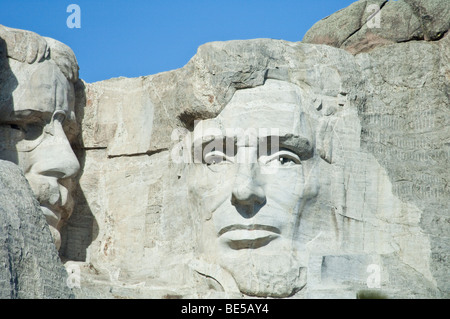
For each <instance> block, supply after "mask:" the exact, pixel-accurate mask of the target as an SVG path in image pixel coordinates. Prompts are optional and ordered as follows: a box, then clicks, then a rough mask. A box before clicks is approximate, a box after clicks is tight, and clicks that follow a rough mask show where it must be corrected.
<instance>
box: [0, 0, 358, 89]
mask: <svg viewBox="0 0 450 319" xmlns="http://www.w3.org/2000/svg"><path fill="white" fill-rule="evenodd" d="M355 1H356V0H310V1H306V0H240V1H238V0H128V1H126V0H110V1H106V0H102V1H101V0H70V1H67V0H53V1H51V0H0V24H3V25H5V26H8V27H13V28H19V29H26V30H31V31H34V32H36V33H38V34H40V35H43V36H48V37H52V38H55V39H57V40H59V41H61V42H63V43H65V44H67V45H68V46H70V47H71V48H72V49H73V51H74V52H75V54H76V56H77V60H78V64H79V65H80V77H81V78H82V79H83V80H85V81H86V82H95V81H100V80H105V79H109V78H112V77H118V76H126V77H137V76H141V75H149V74H155V73H159V72H163V71H169V70H173V69H177V68H180V67H182V66H184V65H185V64H186V63H187V62H188V61H189V59H190V58H191V57H192V56H193V55H194V54H195V53H196V51H197V48H198V46H200V45H202V44H204V43H206V42H211V41H224V40H234V39H253V38H273V39H283V40H287V41H301V39H302V38H303V36H304V34H305V33H306V31H307V30H308V29H309V28H310V27H311V26H312V25H313V24H314V23H315V22H317V21H319V20H320V19H322V18H324V17H326V16H328V15H330V14H332V13H334V12H336V11H337V10H339V9H342V8H345V7H347V6H348V5H350V4H351V3H353V2H355ZM72 3H74V4H77V5H79V6H80V8H81V28H79V29H77V28H73V29H70V28H68V27H67V25H66V20H67V18H68V17H69V15H70V14H71V13H70V12H67V11H66V9H67V6H68V5H69V4H72Z"/></svg>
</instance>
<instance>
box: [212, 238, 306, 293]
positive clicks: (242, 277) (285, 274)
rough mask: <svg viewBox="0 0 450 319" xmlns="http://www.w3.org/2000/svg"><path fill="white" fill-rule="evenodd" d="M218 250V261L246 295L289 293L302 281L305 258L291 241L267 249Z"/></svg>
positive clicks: (295, 290) (304, 280)
mask: <svg viewBox="0 0 450 319" xmlns="http://www.w3.org/2000/svg"><path fill="white" fill-rule="evenodd" d="M278 240H279V241H282V240H281V239H278ZM283 241H285V240H283ZM272 244H275V242H274V243H272ZM222 249H224V248H223V247H222ZM219 254H220V255H219V263H220V265H221V266H222V267H223V268H225V269H226V270H228V271H229V272H230V273H231V275H232V276H233V278H234V279H235V281H236V284H237V285H238V287H239V290H240V291H241V292H242V293H244V294H246V295H249V296H256V297H279V298H280V297H289V296H292V295H294V294H295V293H296V292H298V291H299V290H301V289H302V288H303V287H304V286H305V285H306V273H307V268H306V262H305V261H304V260H302V259H303V258H302V256H301V255H302V254H300V253H299V252H298V251H297V250H296V249H295V248H293V247H292V245H291V243H286V244H284V243H281V245H280V244H278V245H276V246H274V247H272V248H270V249H269V247H262V248H258V249H241V250H231V249H228V251H226V252H225V251H220V252H219ZM303 257H304V256H303Z"/></svg>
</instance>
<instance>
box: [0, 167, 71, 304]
mask: <svg viewBox="0 0 450 319" xmlns="http://www.w3.org/2000/svg"><path fill="white" fill-rule="evenodd" d="M0 203H1V204H0V225H1V232H0V242H1V243H0V298H2V299H10V298H11V299H35V298H50V299H57V298H64V299H66V298H73V297H74V295H73V293H72V291H71V290H70V289H69V288H68V286H67V284H66V280H67V272H66V270H65V268H64V266H63V264H62V263H61V260H60V259H59V256H58V252H57V251H56V248H55V245H54V243H53V239H52V236H51V233H50V230H49V228H48V225H47V223H46V221H45V217H44V215H43V214H42V211H41V209H40V206H39V203H38V202H37V201H36V199H35V197H34V195H33V192H32V190H31V188H30V186H29V184H28V182H27V180H26V179H25V177H24V175H23V173H22V171H21V170H20V169H19V167H17V166H16V165H14V164H13V163H10V162H7V161H0Z"/></svg>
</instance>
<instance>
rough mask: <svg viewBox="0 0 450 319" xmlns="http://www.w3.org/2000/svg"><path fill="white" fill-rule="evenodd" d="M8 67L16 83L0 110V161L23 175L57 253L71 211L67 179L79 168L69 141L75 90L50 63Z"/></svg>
mask: <svg viewBox="0 0 450 319" xmlns="http://www.w3.org/2000/svg"><path fill="white" fill-rule="evenodd" d="M9 64H10V67H11V70H12V72H13V74H14V77H11V78H13V79H14V80H10V82H11V83H12V84H11V89H12V92H11V98H10V99H8V101H9V104H7V103H3V104H2V109H1V113H2V114H1V122H0V144H1V145H0V158H2V159H6V160H10V161H13V162H15V163H16V164H18V165H19V166H20V167H21V168H22V169H23V171H24V173H25V177H26V178H27V180H28V181H29V183H30V186H31V188H32V189H33V192H34V194H35V195H36V197H37V199H38V201H39V203H40V205H41V208H42V211H43V213H44V215H45V217H46V219H47V222H48V223H49V226H50V230H51V232H52V235H53V237H54V240H55V244H56V246H57V248H59V246H60V234H59V228H60V226H61V221H62V219H67V218H68V217H69V216H70V214H71V212H72V209H73V200H72V199H71V197H70V194H69V188H70V183H71V178H72V177H73V176H74V175H75V174H76V173H77V172H78V170H79V167H80V166H79V163H78V160H77V158H76V156H75V154H74V152H73V151H72V148H71V146H70V143H69V140H68V135H69V131H70V130H69V127H70V126H71V125H73V124H74V122H75V116H74V88H73V84H72V83H71V82H69V81H68V80H67V79H66V77H65V76H64V75H63V73H62V72H61V71H60V69H59V68H58V67H57V66H56V64H55V63H54V62H53V61H44V62H41V63H35V64H26V63H20V62H17V61H15V60H10V61H9ZM14 82H15V83H14ZM8 85H9V83H8V82H4V87H8ZM4 101H6V99H4Z"/></svg>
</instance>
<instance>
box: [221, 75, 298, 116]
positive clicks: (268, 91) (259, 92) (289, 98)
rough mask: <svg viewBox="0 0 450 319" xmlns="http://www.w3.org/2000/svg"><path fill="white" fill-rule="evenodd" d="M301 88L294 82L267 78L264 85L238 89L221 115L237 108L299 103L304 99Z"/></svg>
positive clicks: (279, 106)
mask: <svg viewBox="0 0 450 319" xmlns="http://www.w3.org/2000/svg"><path fill="white" fill-rule="evenodd" d="M301 96H302V91H301V89H300V88H299V87H298V86H297V85H295V84H292V83H289V82H285V81H279V80H270V79H269V80H266V82H265V83H264V85H261V86H257V87H254V88H249V89H241V90H237V91H236V92H235V94H234V95H233V97H232V99H231V100H230V102H229V103H228V104H227V106H226V107H225V109H224V110H223V111H222V113H221V115H222V116H223V117H226V116H227V115H229V114H228V113H232V112H235V111H236V110H237V109H242V108H248V109H255V108H267V107H269V108H270V107H274V108H275V109H276V108H278V109H280V108H282V107H283V105H299V104H300V103H301V100H302V97H301Z"/></svg>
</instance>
